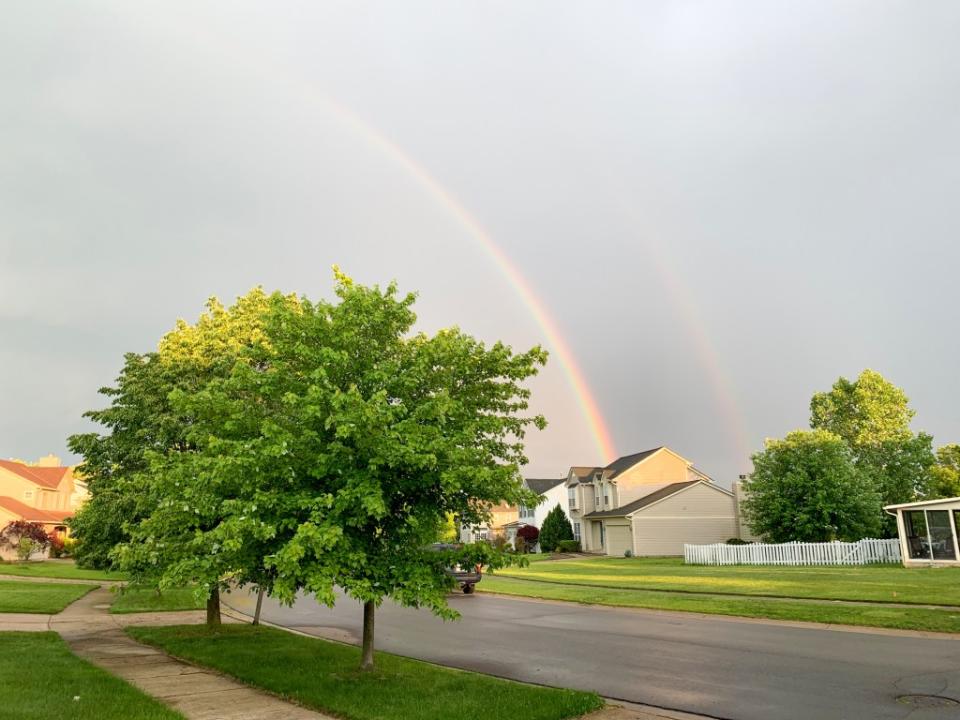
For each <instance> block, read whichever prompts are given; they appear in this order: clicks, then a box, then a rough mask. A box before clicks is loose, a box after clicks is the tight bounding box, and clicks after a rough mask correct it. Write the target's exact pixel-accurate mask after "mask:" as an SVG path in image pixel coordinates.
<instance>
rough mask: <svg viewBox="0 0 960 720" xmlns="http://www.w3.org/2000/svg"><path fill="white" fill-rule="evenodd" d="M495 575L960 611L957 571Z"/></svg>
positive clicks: (610, 561) (667, 562) (640, 566)
mask: <svg viewBox="0 0 960 720" xmlns="http://www.w3.org/2000/svg"><path fill="white" fill-rule="evenodd" d="M497 576H498V577H518V578H526V579H530V580H542V581H544V582H557V583H562V584H564V585H591V586H595V587H607V588H623V589H630V590H664V591H673V592H690V593H705V594H708V595H753V596H757V597H764V596H766V597H782V598H806V599H817V600H853V601H866V602H893V603H912V604H917V605H955V606H958V607H960V568H953V567H950V568H904V567H901V566H899V565H895V566H894V565H863V566H850V565H841V566H829V567H811V566H805V567H793V566H753V565H725V566H722V567H715V566H706V565H685V564H684V562H683V559H682V558H616V557H600V558H579V559H576V560H558V561H556V562H539V563H535V564H531V565H530V566H529V567H526V568H504V569H503V570H498V571H497ZM478 587H479V586H478Z"/></svg>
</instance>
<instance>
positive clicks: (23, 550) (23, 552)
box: [17, 535, 40, 562]
mask: <svg viewBox="0 0 960 720" xmlns="http://www.w3.org/2000/svg"><path fill="white" fill-rule="evenodd" d="M39 549H40V548H39V543H37V542H36V541H34V540H31V539H30V538H28V537H27V536H26V535H24V536H23V537H22V538H20V540H19V541H17V560H19V561H20V562H26V561H27V560H29V559H30V556H31V555H33V553H34V552H36V551H37V550H39Z"/></svg>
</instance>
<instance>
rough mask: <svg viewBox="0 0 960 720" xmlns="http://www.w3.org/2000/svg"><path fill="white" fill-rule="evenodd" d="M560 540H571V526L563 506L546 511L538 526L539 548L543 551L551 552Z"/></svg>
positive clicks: (558, 505)
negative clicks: (541, 522)
mask: <svg viewBox="0 0 960 720" xmlns="http://www.w3.org/2000/svg"><path fill="white" fill-rule="evenodd" d="M561 540H573V526H572V525H570V521H569V520H568V519H567V515H566V513H564V512H563V508H562V507H560V504H559V503H557V506H556V507H555V508H553V510H551V511H550V512H548V513H547V516H546V517H545V518H544V519H543V527H542V528H540V549H541V550H543V551H544V552H553V551H554V550H556V549H557V544H558V543H559V542H560V541H561Z"/></svg>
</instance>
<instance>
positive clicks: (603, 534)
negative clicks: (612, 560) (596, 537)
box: [598, 522, 607, 550]
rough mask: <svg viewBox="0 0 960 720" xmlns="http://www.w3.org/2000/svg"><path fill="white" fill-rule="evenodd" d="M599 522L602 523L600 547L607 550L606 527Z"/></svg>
mask: <svg viewBox="0 0 960 720" xmlns="http://www.w3.org/2000/svg"><path fill="white" fill-rule="evenodd" d="M598 524H599V525H600V549H601V550H606V549H607V535H606V528H605V527H604V526H603V523H602V522H601V523H598Z"/></svg>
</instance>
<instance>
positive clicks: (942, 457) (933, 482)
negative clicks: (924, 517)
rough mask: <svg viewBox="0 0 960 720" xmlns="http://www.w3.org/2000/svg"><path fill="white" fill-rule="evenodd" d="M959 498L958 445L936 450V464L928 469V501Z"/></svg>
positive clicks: (953, 444) (952, 444) (959, 450)
mask: <svg viewBox="0 0 960 720" xmlns="http://www.w3.org/2000/svg"><path fill="white" fill-rule="evenodd" d="M950 497H960V445H957V444H956V443H951V444H950V445H944V446H943V447H941V448H939V449H937V462H936V464H935V465H934V466H933V467H932V468H930V487H929V488H928V489H927V498H928V499H931V500H932V499H937V498H950Z"/></svg>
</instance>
